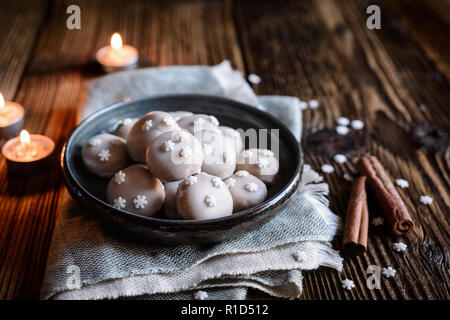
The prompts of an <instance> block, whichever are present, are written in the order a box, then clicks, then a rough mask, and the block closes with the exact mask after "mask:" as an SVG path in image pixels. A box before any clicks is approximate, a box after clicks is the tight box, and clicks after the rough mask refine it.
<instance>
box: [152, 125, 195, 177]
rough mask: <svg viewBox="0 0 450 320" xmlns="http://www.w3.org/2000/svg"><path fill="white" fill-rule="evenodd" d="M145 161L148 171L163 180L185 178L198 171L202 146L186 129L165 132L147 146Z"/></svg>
mask: <svg viewBox="0 0 450 320" xmlns="http://www.w3.org/2000/svg"><path fill="white" fill-rule="evenodd" d="M146 161H147V166H148V169H149V170H150V172H151V173H152V174H153V175H154V176H155V177H157V178H159V179H161V180H162V181H164V182H169V181H176V180H181V179H185V178H187V177H189V176H190V175H193V174H195V173H199V172H200V170H201V168H202V163H203V152H202V146H201V145H200V143H199V142H198V141H197V139H195V138H194V136H193V135H192V134H190V133H189V132H188V131H186V130H175V131H169V132H165V133H163V134H161V135H159V136H158V137H157V138H156V139H155V140H154V141H153V142H152V143H151V144H150V145H149V147H148V148H147V152H146Z"/></svg>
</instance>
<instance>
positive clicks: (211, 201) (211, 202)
mask: <svg viewBox="0 0 450 320" xmlns="http://www.w3.org/2000/svg"><path fill="white" fill-rule="evenodd" d="M205 203H206V205H207V206H208V207H211V208H212V207H214V206H216V204H217V198H216V196H215V195H213V194H211V195H207V196H206V197H205Z"/></svg>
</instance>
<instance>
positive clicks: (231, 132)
mask: <svg viewBox="0 0 450 320" xmlns="http://www.w3.org/2000/svg"><path fill="white" fill-rule="evenodd" d="M219 129H220V131H221V132H222V134H223V135H224V136H228V137H231V138H232V139H233V140H234V146H235V148H236V154H240V153H241V152H242V150H244V142H243V141H242V138H241V135H240V134H239V132H238V131H237V130H235V129H233V128H230V127H227V126H220V127H219Z"/></svg>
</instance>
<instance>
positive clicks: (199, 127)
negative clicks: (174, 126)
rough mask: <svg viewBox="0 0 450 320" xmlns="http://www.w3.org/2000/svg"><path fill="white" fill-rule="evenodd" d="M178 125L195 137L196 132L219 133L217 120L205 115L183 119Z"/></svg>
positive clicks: (195, 115)
mask: <svg viewBox="0 0 450 320" xmlns="http://www.w3.org/2000/svg"><path fill="white" fill-rule="evenodd" d="M178 125H179V126H180V127H181V128H183V129H186V130H187V131H189V132H190V133H191V134H193V135H194V136H196V133H197V132H201V131H204V130H209V131H216V132H220V130H219V120H217V118H216V117H214V116H209V115H206V114H194V115H191V116H187V117H183V118H181V119H180V120H178Z"/></svg>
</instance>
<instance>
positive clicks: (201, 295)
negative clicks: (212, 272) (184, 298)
mask: <svg viewBox="0 0 450 320" xmlns="http://www.w3.org/2000/svg"><path fill="white" fill-rule="evenodd" d="M207 298H208V293H207V292H205V291H201V290H200V291H197V292H196V293H195V294H194V299H195V300H206V299H207Z"/></svg>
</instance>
